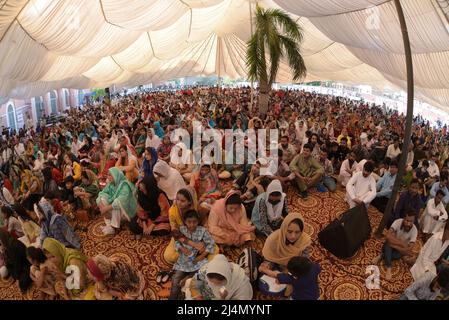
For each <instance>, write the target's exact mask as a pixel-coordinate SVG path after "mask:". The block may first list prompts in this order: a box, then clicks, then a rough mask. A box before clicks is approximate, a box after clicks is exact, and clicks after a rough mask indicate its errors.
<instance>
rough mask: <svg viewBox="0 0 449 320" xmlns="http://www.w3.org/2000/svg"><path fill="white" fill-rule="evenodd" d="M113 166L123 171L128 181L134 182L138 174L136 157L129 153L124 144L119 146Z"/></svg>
mask: <svg viewBox="0 0 449 320" xmlns="http://www.w3.org/2000/svg"><path fill="white" fill-rule="evenodd" d="M115 167H116V168H118V169H119V170H120V171H123V173H124V174H125V176H126V179H128V181H129V182H135V181H136V180H137V178H138V176H139V171H138V170H137V159H136V158H135V157H134V156H132V155H131V154H130V153H129V151H128V148H127V147H126V146H121V147H120V149H119V155H118V160H117V162H116V163H115Z"/></svg>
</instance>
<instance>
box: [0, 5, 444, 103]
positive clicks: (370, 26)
mask: <svg viewBox="0 0 449 320" xmlns="http://www.w3.org/2000/svg"><path fill="white" fill-rule="evenodd" d="M258 2H259V4H260V5H262V6H264V7H267V8H270V7H272V8H282V9H284V10H286V11H288V12H289V13H290V14H291V15H292V17H294V18H295V19H296V20H297V21H298V23H299V24H300V26H301V27H302V29H303V30H304V43H303V45H302V47H301V50H302V53H303V55H304V59H305V62H306V65H307V68H308V76H307V78H306V79H304V81H309V80H310V81H315V80H334V81H340V82H344V83H348V84H371V85H373V86H374V87H377V88H379V89H382V88H383V87H384V86H386V85H388V86H390V87H397V88H402V89H404V88H405V87H406V82H405V80H406V71H405V58H404V54H403V47H402V40H401V30H400V27H399V22H398V19H397V17H396V10H395V8H394V3H393V1H388V0H387V1H386V0H308V1H306V0H263V1H258ZM255 3H256V1H254V0H3V1H0V61H1V64H0V101H6V100H7V99H8V98H17V99H21V98H31V97H33V96H40V95H43V94H45V93H46V92H48V91H49V90H53V89H58V88H73V89H87V88H92V87H105V86H109V85H116V86H117V87H124V86H134V85H138V84H145V83H149V82H158V81H162V80H168V79H171V78H174V77H182V76H199V75H213V74H220V76H228V77H231V78H240V77H243V78H244V77H245V76H246V67H245V52H246V42H247V41H248V39H249V37H250V35H251V25H250V24H251V19H250V14H251V12H252V11H254V8H255ZM402 5H403V7H404V12H405V15H406V20H407V24H408V29H409V34H410V40H411V43H412V52H413V61H414V68H415V70H414V71H415V83H416V91H417V97H420V98H421V99H422V100H424V101H426V102H429V103H431V104H433V105H435V106H437V107H440V108H442V109H445V110H446V111H449V75H448V74H447V72H446V71H447V70H449V32H448V30H449V29H448V28H447V26H448V21H447V19H446V17H445V15H444V13H443V12H442V9H441V7H439V6H438V4H437V3H436V2H435V1H434V0H406V1H405V0H404V1H402ZM276 80H277V81H278V82H290V81H291V73H290V70H289V68H288V66H287V65H286V64H285V63H283V64H282V65H281V67H280V69H279V74H278V77H277V79H276Z"/></svg>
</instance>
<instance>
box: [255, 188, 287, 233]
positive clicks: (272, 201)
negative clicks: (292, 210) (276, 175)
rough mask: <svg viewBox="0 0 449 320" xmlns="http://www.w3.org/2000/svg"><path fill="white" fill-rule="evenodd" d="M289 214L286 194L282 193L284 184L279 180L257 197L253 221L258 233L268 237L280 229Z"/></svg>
mask: <svg viewBox="0 0 449 320" xmlns="http://www.w3.org/2000/svg"><path fill="white" fill-rule="evenodd" d="M287 214H288V208H287V201H286V194H285V193H284V192H283V191H282V184H281V182H280V181H279V180H273V181H271V183H270V184H269V185H268V188H267V191H266V192H264V193H262V194H260V195H259V196H258V197H257V199H256V203H255V204H254V207H253V212H252V215H251V221H252V222H253V224H254V225H255V226H256V228H257V231H259V232H260V233H262V234H263V235H265V236H267V237H268V236H269V235H270V234H272V233H273V231H274V230H277V229H279V227H280V226H281V224H282V220H283V218H284V217H285V216H287Z"/></svg>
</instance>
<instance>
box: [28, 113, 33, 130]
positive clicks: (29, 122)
mask: <svg viewBox="0 0 449 320" xmlns="http://www.w3.org/2000/svg"><path fill="white" fill-rule="evenodd" d="M26 129H27V130H30V129H34V121H33V119H32V118H31V117H30V116H29V115H28V119H27V121H26Z"/></svg>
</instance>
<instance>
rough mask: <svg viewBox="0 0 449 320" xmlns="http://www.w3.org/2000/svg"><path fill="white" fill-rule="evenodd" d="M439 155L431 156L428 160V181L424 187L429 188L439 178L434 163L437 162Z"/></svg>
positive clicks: (437, 169) (436, 166)
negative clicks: (427, 186)
mask: <svg viewBox="0 0 449 320" xmlns="http://www.w3.org/2000/svg"><path fill="white" fill-rule="evenodd" d="M438 157H439V154H434V155H432V158H431V159H430V160H429V168H428V169H427V172H428V173H429V176H430V177H429V179H428V181H427V182H426V185H429V186H431V185H432V184H434V183H435V181H438V178H439V177H440V169H439V168H438V165H437V163H436V161H437V160H438Z"/></svg>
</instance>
